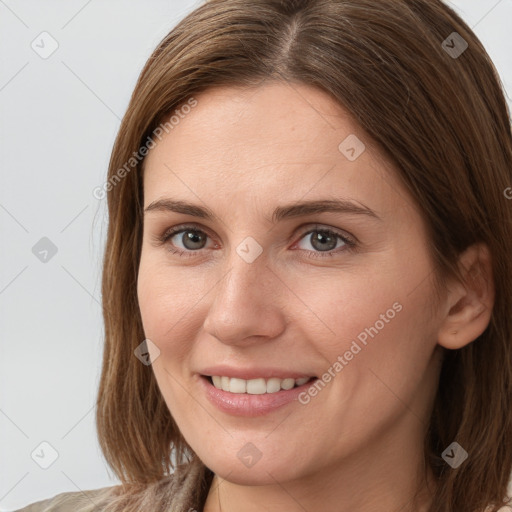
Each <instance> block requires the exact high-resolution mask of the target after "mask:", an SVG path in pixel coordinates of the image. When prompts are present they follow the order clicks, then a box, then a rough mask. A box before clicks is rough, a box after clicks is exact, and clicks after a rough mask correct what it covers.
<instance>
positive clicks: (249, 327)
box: [204, 242, 284, 343]
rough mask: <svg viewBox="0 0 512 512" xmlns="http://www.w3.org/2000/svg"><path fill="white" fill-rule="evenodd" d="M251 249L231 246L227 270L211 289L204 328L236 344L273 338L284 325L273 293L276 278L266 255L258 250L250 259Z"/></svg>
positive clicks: (242, 245) (226, 341)
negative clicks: (258, 252)
mask: <svg viewBox="0 0 512 512" xmlns="http://www.w3.org/2000/svg"><path fill="white" fill-rule="evenodd" d="M249 243H250V242H249ZM244 250H245V251H244ZM251 250H253V249H252V248H251V246H250V245H249V250H248V251H247V246H246V245H244V243H242V244H240V245H239V246H238V247H236V248H234V250H233V251H232V253H231V255H230V258H229V260H228V263H227V267H228V270H227V273H226V274H225V275H224V277H223V278H222V279H221V280H220V282H218V283H217V285H216V286H215V288H214V290H213V291H212V292H213V295H212V297H213V298H212V301H211V304H210V308H209V311H208V314H207V317H206V319H205V322H204V328H205V330H206V331H208V332H210V334H212V335H213V336H215V337H216V338H218V339H219V340H220V341H223V342H224V343H236V342H238V341H243V340H244V339H246V338H248V337H251V336H258V337H260V339H261V337H262V336H263V337H273V336H276V335H277V334H278V333H279V331H280V329H282V327H283V324H284V322H283V316H282V313H281V310H280V308H279V298H278V295H280V294H277V293H276V292H277V289H276V286H277V287H279V284H278V283H280V281H279V279H277V277H276V276H275V275H274V272H273V271H272V269H271V268H270V266H269V265H268V261H267V258H265V257H264V255H263V254H262V253H261V252H260V254H259V255H258V256H257V257H255V258H254V259H253V257H254V252H252V253H251ZM240 254H242V255H240ZM248 254H250V255H251V257H247V255H248ZM262 320H264V321H262Z"/></svg>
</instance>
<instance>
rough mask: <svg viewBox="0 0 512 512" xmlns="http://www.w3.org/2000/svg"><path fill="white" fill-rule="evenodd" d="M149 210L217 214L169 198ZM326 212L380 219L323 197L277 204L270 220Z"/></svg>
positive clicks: (362, 208) (364, 208) (349, 202)
mask: <svg viewBox="0 0 512 512" xmlns="http://www.w3.org/2000/svg"><path fill="white" fill-rule="evenodd" d="M151 211H170V212H176V213H183V214H185V215H191V216H193V217H199V218H202V219H207V220H210V221H212V220H214V219H216V218H217V216H216V215H215V214H214V213H213V212H212V211H211V210H210V209H209V208H207V207H203V206H199V205H195V204H192V203H188V202H186V201H178V200H174V199H171V198H166V199H159V200H157V201H153V202H152V203H151V204H150V205H149V206H147V207H146V208H145V209H144V214H146V213H147V212H151ZM326 212H332V213H344V214H356V215H366V216H368V217H371V218H374V219H376V220H380V221H382V219H381V218H380V217H379V216H378V215H377V214H376V213H375V212H374V211H373V210H371V209H370V208H368V207H367V206H365V205H363V204H361V203H356V202H354V201H352V200H348V199H323V200H316V201H303V202H298V203H292V204H289V205H284V206H278V207H277V208H276V209H275V210H274V212H273V213H272V220H271V222H272V223H276V222H279V221H281V220H283V219H291V218H295V217H305V216H307V215H312V214H318V213H326Z"/></svg>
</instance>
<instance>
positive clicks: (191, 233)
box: [159, 225, 208, 257]
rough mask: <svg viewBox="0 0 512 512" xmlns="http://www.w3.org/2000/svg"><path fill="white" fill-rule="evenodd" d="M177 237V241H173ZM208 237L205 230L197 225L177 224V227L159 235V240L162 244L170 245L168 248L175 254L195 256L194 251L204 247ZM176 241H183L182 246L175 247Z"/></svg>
mask: <svg viewBox="0 0 512 512" xmlns="http://www.w3.org/2000/svg"><path fill="white" fill-rule="evenodd" d="M173 238H175V239H176V241H172V239H173ZM207 238H208V234H207V233H205V232H204V231H203V230H201V229H198V228H196V227H195V226H192V225H190V226H187V225H185V226H176V227H175V228H171V229H170V230H168V231H166V232H165V233H164V234H163V235H162V236H161V237H159V241H160V242H161V243H162V244H167V245H168V246H169V247H168V248H167V249H168V250H169V251H170V252H172V253H173V254H178V255H179V256H185V257H187V256H193V254H187V253H194V252H197V251H199V250H201V249H203V248H204V246H205V243H206V239H207ZM176 243H181V244H182V246H183V247H182V248H180V247H179V246H178V249H176V248H175V246H176Z"/></svg>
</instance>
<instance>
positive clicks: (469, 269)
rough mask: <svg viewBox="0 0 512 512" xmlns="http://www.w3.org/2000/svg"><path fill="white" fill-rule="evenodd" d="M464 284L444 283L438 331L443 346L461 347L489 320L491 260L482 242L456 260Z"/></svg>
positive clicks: (492, 292)
mask: <svg viewBox="0 0 512 512" xmlns="http://www.w3.org/2000/svg"><path fill="white" fill-rule="evenodd" d="M459 265H460V269H461V272H462V275H463V277H464V284H461V283H458V282H453V283H452V284H451V285H449V286H448V293H447V297H446V310H447V313H446V316H445V318H444V319H443V321H442V324H441V326H440V328H439V331H438V338H437V339H438V343H439V345H441V346H442V347H444V348H447V349H451V350H455V349H459V348H462V347H464V346H466V345H468V344H469V343H471V342H472V341H474V340H475V339H476V338H478V336H480V335H481V334H482V333H483V332H484V331H485V329H486V328H487V326H488V325H489V321H490V319H491V314H492V309H493V306H494V280H493V272H492V260H491V254H490V251H489V249H488V247H487V246H486V245H485V244H475V245H472V246H471V247H469V248H468V249H466V251H464V253H463V254H462V255H461V257H460V259H459Z"/></svg>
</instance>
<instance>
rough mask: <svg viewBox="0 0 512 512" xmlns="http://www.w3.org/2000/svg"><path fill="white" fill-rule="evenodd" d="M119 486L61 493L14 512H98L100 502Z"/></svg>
mask: <svg viewBox="0 0 512 512" xmlns="http://www.w3.org/2000/svg"><path fill="white" fill-rule="evenodd" d="M118 488H119V486H113V487H102V488H101V489H92V490H89V491H76V492H63V493H60V494H57V495H55V496H53V497H51V498H48V499H45V500H41V501H37V502H34V503H31V504H30V505H27V506H26V507H24V508H21V509H18V510H15V511H14V512H93V511H94V512H99V510H101V509H99V508H98V507H99V506H101V504H102V502H103V501H104V500H105V499H106V498H108V497H110V496H111V495H113V493H114V490H117V489H118Z"/></svg>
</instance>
